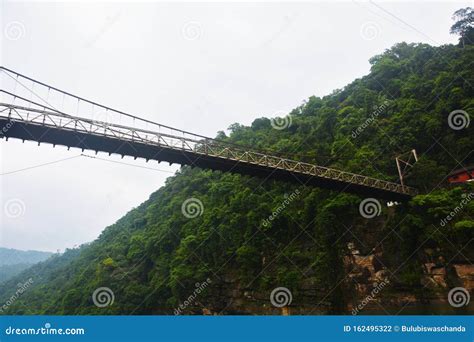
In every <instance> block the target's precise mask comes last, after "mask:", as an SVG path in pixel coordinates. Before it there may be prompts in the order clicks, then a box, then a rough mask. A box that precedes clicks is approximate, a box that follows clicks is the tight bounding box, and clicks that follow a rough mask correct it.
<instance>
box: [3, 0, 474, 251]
mask: <svg viewBox="0 0 474 342" xmlns="http://www.w3.org/2000/svg"><path fill="white" fill-rule="evenodd" d="M466 6H472V2H471V1H467V2H454V1H450V2H409V3H408V2H405V3H400V2H398V3H393V2H392V3H390V2H376V3H375V4H374V3H370V2H355V1H354V2H349V1H348V2H313V3H301V4H295V3H250V2H246V3H235V4H225V3H208V4H203V3H197V2H194V3H188V4H186V3H174V4H168V3H163V2H157V3H151V2H148V3H135V2H130V3H127V2H120V3H104V4H94V3H91V2H79V3H69V4H68V3H61V2H53V3H43V2H27V1H22V2H10V1H3V2H2V4H1V7H0V13H1V16H0V26H1V29H2V30H1V32H0V37H1V39H2V40H1V41H0V51H1V54H0V58H1V64H2V65H4V66H6V67H8V68H10V69H13V70H16V71H18V72H20V73H23V74H26V75H29V76H31V77H33V78H36V79H38V80H41V81H43V82H46V83H50V84H52V85H54V86H57V87H59V88H61V89H64V90H67V91H70V92H72V93H75V94H77V95H79V96H82V97H85V98H89V99H91V100H95V101H97V102H100V103H103V104H105V105H108V106H111V107H114V108H117V109H120V110H124V111H127V112H130V113H133V114H135V115H138V116H142V117H145V118H149V119H152V120H154V121H158V122H160V123H162V124H166V125H170V126H174V127H178V128H181V129H184V130H188V131H192V132H195V133H198V134H202V135H207V136H215V134H216V132H217V131H218V130H224V129H226V128H227V127H228V126H229V125H230V124H232V123H234V122H239V123H243V124H247V125H248V124H250V123H251V122H252V121H253V120H254V119H255V118H257V117H261V116H268V117H272V116H275V115H278V114H280V115H281V113H282V112H288V111H290V110H291V109H292V108H294V107H296V106H298V105H299V104H301V102H302V101H303V100H305V99H306V98H308V97H309V96H311V95H317V96H322V95H326V94H328V93H330V92H331V91H332V90H334V89H336V88H341V87H343V86H344V85H346V84H347V83H349V82H350V81H352V80H353V79H355V78H357V77H361V76H363V75H364V74H367V73H368V71H369V63H368V59H369V58H370V57H372V56H374V55H376V54H379V53H381V52H383V50H384V49H386V48H389V47H391V46H392V45H393V44H395V43H397V42H401V41H406V42H425V43H430V44H433V45H440V44H444V43H454V42H456V40H457V38H456V37H454V36H451V35H449V27H450V25H451V24H452V21H451V18H450V17H451V14H452V13H453V12H454V11H455V10H457V9H459V8H461V7H466ZM407 24H408V25H407ZM79 154H80V151H78V150H73V149H71V151H67V149H66V148H65V147H56V148H54V149H53V148H52V147H51V146H50V145H41V146H39V147H38V146H37V144H36V143H33V142H25V143H24V144H22V143H21V141H17V140H14V139H11V140H9V141H8V142H5V141H4V140H1V141H0V167H1V170H0V173H7V172H11V171H16V170H20V169H24V168H28V167H31V166H35V165H40V164H44V163H49V162H52V161H57V160H62V159H64V158H68V157H73V156H76V155H79ZM99 156H100V157H102V158H104V159H108V160H111V161H123V162H126V163H129V164H131V165H135V166H146V167H152V168H157V169H160V170H164V171H167V172H168V173H166V172H159V171H153V170H148V169H143V168H140V167H135V166H127V165H122V164H115V163H111V162H107V161H102V160H93V159H88V158H84V157H79V158H74V159H70V160H66V161H63V162H59V163H56V164H51V165H46V166H42V167H38V168H34V169H29V170H24V171H21V172H16V173H11V174H6V175H2V176H0V185H1V204H2V209H3V210H1V211H0V214H1V215H2V220H1V221H0V223H1V226H0V228H1V231H0V234H1V235H0V246H2V247H10V248H18V249H37V250H49V251H56V250H58V249H59V250H64V248H66V247H73V246H75V245H79V244H81V243H84V242H88V241H91V240H93V239H95V238H96V237H97V236H98V235H99V234H100V232H101V231H102V230H103V229H104V228H105V227H106V226H107V225H110V224H112V223H114V222H115V221H116V220H117V219H118V218H120V217H121V216H123V215H124V214H125V213H126V212H127V211H129V210H130V209H132V208H133V207H136V206H138V205H139V204H140V203H142V202H143V201H144V200H146V199H147V198H148V196H149V195H150V194H151V193H152V192H153V191H155V190H157V189H158V188H159V187H160V186H162V185H163V184H164V180H165V179H166V177H168V176H170V175H171V173H169V172H174V171H175V170H176V169H177V168H176V167H175V166H173V167H169V166H168V164H166V163H162V164H160V165H158V163H151V162H150V163H148V164H146V163H145V162H144V161H139V160H136V161H134V160H133V158H125V159H123V160H120V158H119V157H113V156H112V157H108V156H107V155H105V154H103V155H100V154H99ZM16 209H19V215H17V213H16V212H15V210H16ZM17 216H18V217H17Z"/></svg>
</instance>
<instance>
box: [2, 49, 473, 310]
mask: <svg viewBox="0 0 474 342" xmlns="http://www.w3.org/2000/svg"><path fill="white" fill-rule="evenodd" d="M473 61H474V46H473V45H470V44H465V47H464V48H463V47H462V46H454V45H444V46H440V47H433V46H429V45H426V44H406V43H400V44H397V45H395V46H393V47H392V48H391V49H389V50H387V51H385V52H384V53H382V54H380V55H377V56H375V57H373V58H372V59H371V64H372V67H371V71H370V74H368V75H367V76H364V77H362V78H360V79H357V80H355V81H353V82H352V83H351V84H349V85H347V86H346V87H344V89H341V90H336V91H334V92H333V93H332V94H331V95H328V96H325V97H323V98H319V97H310V98H309V99H307V100H306V101H304V103H303V104H301V105H300V106H298V107H297V108H295V109H294V110H293V111H292V112H291V113H289V114H290V115H291V125H290V126H289V127H287V128H286V129H283V130H278V129H275V128H273V127H272V125H271V121H270V120H269V119H267V118H259V119H256V120H255V121H254V122H253V123H252V125H251V126H250V127H246V126H242V125H240V124H234V125H232V126H231V127H230V129H229V130H230V134H228V136H227V135H226V134H225V133H223V132H221V133H220V134H219V135H218V139H224V140H228V141H231V142H234V143H237V144H241V145H245V146H252V147H254V148H258V149H264V150H271V151H275V152H278V153H281V154H284V155H287V156H289V157H290V158H293V159H298V160H304V161H307V162H312V163H317V164H319V165H326V166H331V167H334V168H339V169H344V170H347V171H352V172H356V173H362V174H365V175H369V176H374V177H377V178H381V179H387V180H392V181H398V176H397V170H396V165H395V162H394V157H395V156H396V155H397V154H400V153H402V152H406V151H409V150H411V149H416V151H417V152H418V154H419V156H420V160H419V162H418V163H417V164H416V165H415V167H414V168H413V170H412V171H411V174H410V175H409V177H408V178H407V182H408V184H409V185H412V186H414V187H417V188H418V189H419V190H420V191H421V192H422V194H421V195H419V196H417V197H415V198H414V199H413V200H412V201H410V202H409V203H404V204H401V205H398V206H395V207H390V208H387V207H386V206H385V205H384V203H382V207H383V208H382V213H381V215H380V216H378V217H376V218H374V219H366V218H364V217H362V216H361V215H360V213H359V203H360V202H361V200H362V198H359V197H357V196H354V195H348V194H341V193H335V192H331V191H327V190H321V189H317V188H310V187H305V186H303V185H301V186H297V185H294V184H285V183H280V182H275V181H263V180H262V179H256V178H250V177H246V176H240V175H236V174H230V173H226V174H223V173H220V172H212V171H205V170H200V169H197V168H194V169H192V168H190V167H182V168H181V170H180V171H179V172H178V173H177V175H175V176H173V177H170V178H169V179H168V180H167V182H166V185H165V186H163V187H162V188H161V189H159V190H158V191H156V192H154V193H153V194H152V195H151V196H150V198H149V199H148V200H147V201H146V202H144V203H143V204H141V205H140V206H139V207H137V208H135V209H133V210H131V211H130V212H129V213H128V214H127V215H125V216H124V217H123V218H122V219H120V220H119V221H118V222H117V223H115V224H114V225H112V226H110V227H107V228H106V229H105V230H104V231H103V233H102V234H101V236H100V237H99V238H98V239H97V240H96V241H94V242H92V243H90V244H87V245H84V246H82V247H81V248H79V249H77V250H70V251H67V252H66V253H65V254H64V255H62V256H55V257H54V258H52V259H51V260H49V261H46V262H43V263H41V264H40V265H39V266H37V267H33V268H31V269H29V270H27V271H25V272H23V273H22V274H20V275H19V276H18V277H16V278H15V279H12V280H11V281H9V282H7V283H6V284H5V285H3V286H2V287H0V299H1V300H2V301H5V300H6V299H7V298H9V296H11V293H12V292H14V288H15V286H16V285H15V284H17V283H18V282H20V281H25V280H26V279H28V278H30V277H32V278H33V279H34V284H33V285H32V286H31V288H29V289H28V290H27V291H26V292H25V293H24V294H22V296H21V297H20V298H18V299H17V300H16V301H15V302H14V303H13V304H12V305H11V306H10V307H9V308H8V310H6V311H5V313H8V314H14V313H16V314H20V313H26V314H131V313H133V314H165V313H168V314H173V312H174V310H175V309H176V308H177V307H178V306H179V305H180V303H183V302H185V301H186V300H187V299H188V298H189V296H190V295H192V294H193V292H194V291H195V289H196V283H200V284H202V283H203V282H205V281H207V279H209V285H208V286H207V287H206V289H205V290H204V291H202V292H201V293H200V294H199V295H198V296H197V298H196V299H193V300H192V301H191V303H190V304H189V305H187V306H186V308H185V309H184V310H183V313H199V314H201V313H208V312H211V313H224V314H225V313H227V314H229V313H230V314H232V313H247V314H248V313H262V312H263V313H265V312H267V313H277V312H279V311H275V308H272V307H271V305H270V303H269V300H268V297H269V295H270V292H271V291H272V289H274V288H276V287H279V286H284V287H287V288H288V289H291V291H292V295H293V303H292V306H291V308H292V310H294V312H296V313H315V312H325V313H341V312H347V310H348V308H349V307H350V306H351V305H354V302H357V300H358V299H357V298H358V293H359V292H358V291H360V289H359V287H358V285H357V284H358V283H361V282H363V281H364V279H365V278H367V277H368V276H364V274H363V272H362V275H360V277H359V278H360V279H359V278H357V277H350V279H348V277H347V275H348V274H349V273H350V272H352V271H353V270H352V269H351V268H350V267H349V266H348V262H347V260H346V259H347V258H348V255H349V254H350V251H349V248H348V246H349V245H351V244H355V246H356V248H357V249H358V250H359V251H360V253H361V255H375V257H376V258H377V259H380V260H379V261H378V262H379V264H378V266H375V269H376V270H380V271H384V272H385V274H388V275H387V278H389V279H390V281H389V285H388V286H387V288H386V290H384V293H383V296H384V297H385V298H386V300H387V301H390V300H392V299H393V298H395V297H397V295H398V294H401V293H403V295H404V296H411V297H413V298H415V299H416V300H417V301H419V302H421V303H425V302H426V300H429V299H430V298H434V297H435V296H436V295H437V293H438V292H440V293H441V292H443V291H445V290H446V288H449V287H450V286H453V285H456V284H459V283H460V282H461V281H462V279H460V278H459V277H458V276H457V275H456V272H455V271H456V270H455V268H453V265H454V264H456V265H457V264H472V258H473V256H474V255H473V250H474V248H473V246H474V244H473V243H472V239H473V237H474V234H473V231H474V221H473V218H474V201H473V202H469V203H468V204H466V205H465V206H463V208H462V210H460V211H459V212H457V213H456V215H455V216H454V218H453V219H452V220H451V221H449V222H448V223H447V224H445V225H444V226H442V227H441V224H440V221H441V220H442V219H443V218H445V217H446V216H447V215H449V213H450V212H451V211H452V210H453V208H455V207H456V206H459V203H460V201H461V200H462V199H463V198H466V194H469V191H471V188H468V187H467V186H465V187H452V186H448V185H447V183H446V178H445V177H446V175H447V174H448V173H449V172H450V171H451V170H453V169H458V168H460V167H462V166H466V165H470V164H474V153H473V150H474V140H473V136H474V134H473V133H474V129H473V126H474V125H473V124H472V123H471V124H470V125H469V126H468V127H464V128H462V129H459V130H455V129H453V128H451V127H450V125H449V123H448V115H449V114H450V113H451V112H453V111H454V110H464V111H465V112H466V113H469V114H470V115H471V117H472V115H473V113H474V88H473V85H474V73H473V72H472V70H473ZM308 72H311V71H310V70H308ZM124 186H126V185H125V183H124ZM463 196H464V197H463ZM189 198H195V199H198V200H199V201H201V202H202V212H200V215H198V216H197V217H194V218H188V217H186V215H183V212H182V204H183V202H184V201H185V200H187V199H189ZM282 207H283V208H282ZM275 211H278V213H277V215H273V216H272V219H271V220H268V217H269V216H270V215H272V213H273V212H275ZM188 216H189V215H188ZM427 263H430V264H434V265H435V266H436V267H442V268H443V269H445V270H446V272H447V276H446V279H447V280H446V281H447V282H448V284H446V285H447V287H446V288H444V289H443V288H442V287H439V288H438V287H436V286H431V285H429V286H428V285H426V282H425V280H424V278H425V276H426V273H427V271H426V269H425V268H426V267H425V265H426V264H427ZM364 277H365V278H364ZM99 287H108V288H110V289H111V290H112V291H113V293H114V302H113V304H112V305H109V306H107V307H104V308H99V307H97V306H95V305H94V303H93V301H92V294H93V292H94V290H95V289H97V288H99ZM411 297H410V298H411ZM315 310H316V311H315Z"/></svg>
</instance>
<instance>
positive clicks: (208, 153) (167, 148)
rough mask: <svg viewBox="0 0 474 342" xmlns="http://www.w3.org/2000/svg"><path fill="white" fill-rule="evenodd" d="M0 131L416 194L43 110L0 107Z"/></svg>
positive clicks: (364, 190) (374, 193)
mask: <svg viewBox="0 0 474 342" xmlns="http://www.w3.org/2000/svg"><path fill="white" fill-rule="evenodd" d="M4 92H5V91H4ZM40 107H42V108H40ZM0 128H1V129H0V138H7V139H8V138H17V139H22V140H31V141H37V142H39V143H50V144H53V145H63V146H67V147H75V148H80V149H83V150H92V151H96V152H106V153H109V154H112V153H114V154H119V155H122V156H131V157H134V158H144V159H146V160H157V161H166V162H170V163H177V164H181V165H190V166H196V167H200V168H203V169H212V170H220V171H224V172H235V173H239V174H244V175H249V176H256V177H260V178H264V179H276V180H282V181H286V182H294V183H296V184H305V185H309V186H317V187H321V188H326V189H331V190H336V191H342V192H350V193H355V194H359V195H362V196H367V197H369V196H370V197H376V198H381V199H386V200H392V201H404V200H407V199H409V198H410V197H411V196H413V195H415V194H416V191H415V190H414V189H412V188H409V187H406V186H405V187H403V186H401V185H400V184H397V183H392V182H387V181H383V180H379V179H375V178H371V177H366V176H362V175H357V174H353V173H350V172H344V171H339V170H335V169H331V168H326V167H321V166H317V165H312V164H308V163H302V162H297V161H293V160H289V159H285V158H282V157H277V156H272V155H267V154H264V153H259V152H253V151H249V150H244V149H242V148H240V147H236V146H235V145H232V144H228V143H225V142H222V141H217V140H214V139H209V138H204V137H201V136H197V135H195V136H189V135H188V134H187V132H183V131H181V132H182V133H183V134H180V136H178V135H176V134H168V133H162V132H157V131H151V130H146V129H137V128H134V127H130V126H122V125H117V124H111V123H107V122H103V121H97V120H91V119H85V118H80V117H76V116H71V115H68V114H65V113H62V112H59V111H57V110H54V109H51V108H48V107H46V106H38V105H36V106H35V108H31V107H24V106H19V105H12V104H9V103H0Z"/></svg>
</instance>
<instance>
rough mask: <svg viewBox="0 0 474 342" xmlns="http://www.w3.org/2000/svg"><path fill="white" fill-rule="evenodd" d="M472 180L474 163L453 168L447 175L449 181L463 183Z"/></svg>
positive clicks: (473, 179) (473, 177)
mask: <svg viewBox="0 0 474 342" xmlns="http://www.w3.org/2000/svg"><path fill="white" fill-rule="evenodd" d="M473 181H474V165H471V166H468V167H465V168H462V169H459V170H455V171H453V172H451V173H450V174H449V175H448V182H449V183H465V182H473Z"/></svg>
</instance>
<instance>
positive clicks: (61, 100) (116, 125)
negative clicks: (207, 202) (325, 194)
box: [0, 67, 416, 195]
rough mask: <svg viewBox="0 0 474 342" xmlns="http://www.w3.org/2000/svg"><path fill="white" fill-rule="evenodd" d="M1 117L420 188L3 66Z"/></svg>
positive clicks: (384, 185)
mask: <svg viewBox="0 0 474 342" xmlns="http://www.w3.org/2000/svg"><path fill="white" fill-rule="evenodd" d="M0 116H3V117H6V116H7V117H8V118H9V119H10V120H12V121H23V122H29V123H32V124H39V125H44V126H48V127H56V128H61V129H64V130H73V131H80V132H84V133H88V134H94V135H103V136H107V137H112V138H116V139H120V140H123V141H129V142H141V143H144V144H148V145H155V146H161V147H167V148H172V149H177V150H181V151H189V152H193V153H198V154H205V155H210V156H214V157H218V158H225V159H231V160H234V161H237V162H243V163H249V164H253V165H258V166H263V167H270V168H275V169H282V170H287V171H289V172H297V173H303V174H307V175H313V176H316V177H321V178H327V179H332V180H338V181H342V182H347V183H352V184H358V185H364V186H367V187H373V188H379V189H383V190H388V191H393V192H399V193H403V194H409V195H414V194H416V190H415V189H412V188H410V187H407V186H402V185H400V184H397V183H393V182H388V181H383V180H379V179H375V178H372V177H367V176H362V175H358V174H354V173H350V172H345V171H340V170H336V169H331V168H327V167H322V166H317V165H313V164H309V163H304V162H298V161H294V160H291V159H288V158H285V157H281V156H276V155H272V154H269V153H266V152H260V151H254V150H253V149H252V150H250V149H249V148H246V147H243V146H239V145H235V144H232V143H227V142H224V141H219V140H216V139H211V138H208V137H205V136H201V135H198V134H194V133H191V132H186V131H183V130H179V129H175V128H172V127H169V126H166V125H161V124H159V123H156V122H153V121H150V120H146V119H142V118H140V117H137V116H134V115H131V114H128V113H125V112H122V111H118V110H115V109H112V108H110V107H107V106H103V105H101V104H98V103H96V102H93V101H89V100H87V99H84V98H81V97H79V96H76V95H73V94H70V93H68V92H65V91H62V90H60V89H58V88H55V87H52V86H50V85H47V84H45V83H42V82H39V81H36V80H34V79H32V78H30V77H27V76H24V75H21V74H19V73H16V72H14V71H12V70H9V69H6V68H3V67H0Z"/></svg>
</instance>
